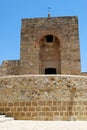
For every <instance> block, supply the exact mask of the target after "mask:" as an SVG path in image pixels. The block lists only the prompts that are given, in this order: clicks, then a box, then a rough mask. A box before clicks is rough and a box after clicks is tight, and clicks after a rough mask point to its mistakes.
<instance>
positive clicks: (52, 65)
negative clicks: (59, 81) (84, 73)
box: [0, 17, 80, 76]
mask: <svg viewBox="0 0 87 130" xmlns="http://www.w3.org/2000/svg"><path fill="white" fill-rule="evenodd" d="M25 74H71V75H73V74H80V48H79V34H78V18H77V17H47V18H32V19H31V18H29V19H22V28H21V47H20V60H16V61H15V60H14V61H13V60H12V61H4V62H3V64H2V65H1V67H0V76H2V75H25Z"/></svg>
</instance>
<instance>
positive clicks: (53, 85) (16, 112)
mask: <svg viewBox="0 0 87 130" xmlns="http://www.w3.org/2000/svg"><path fill="white" fill-rule="evenodd" d="M86 91H87V77H86V76H67V75H61V76H60V75H55V76H50V75H48V76H44V75H43V76H41V75H34V76H31V75H27V76H26V75H25V76H9V77H2V78H0V113H4V114H6V115H7V116H11V117H14V118H15V119H26V120H87V94H86Z"/></svg>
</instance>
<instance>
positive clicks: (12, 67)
mask: <svg viewBox="0 0 87 130" xmlns="http://www.w3.org/2000/svg"><path fill="white" fill-rule="evenodd" d="M19 71H20V68H19V60H7V61H3V63H2V65H1V66H0V76H6V75H18V74H19Z"/></svg>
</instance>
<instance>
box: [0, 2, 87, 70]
mask: <svg viewBox="0 0 87 130" xmlns="http://www.w3.org/2000/svg"><path fill="white" fill-rule="evenodd" d="M48 7H51V16H52V17H55V16H78V19H79V39H80V52H81V71H84V72H87V40H86V37H87V14H86V12H87V0H62V1H61V0H0V64H1V63H2V61H3V60H15V59H19V58H20V31H21V19H22V18H34V17H47V14H48Z"/></svg>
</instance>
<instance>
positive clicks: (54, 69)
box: [45, 68, 56, 74]
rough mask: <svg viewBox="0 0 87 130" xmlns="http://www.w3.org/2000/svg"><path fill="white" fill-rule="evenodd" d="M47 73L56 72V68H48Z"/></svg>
mask: <svg viewBox="0 0 87 130" xmlns="http://www.w3.org/2000/svg"><path fill="white" fill-rule="evenodd" d="M45 74H56V68H46V69H45Z"/></svg>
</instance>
